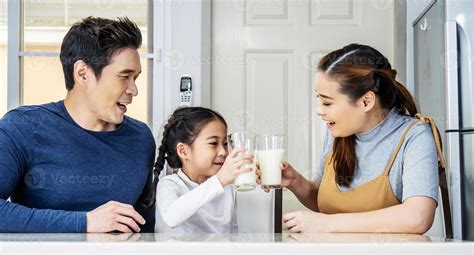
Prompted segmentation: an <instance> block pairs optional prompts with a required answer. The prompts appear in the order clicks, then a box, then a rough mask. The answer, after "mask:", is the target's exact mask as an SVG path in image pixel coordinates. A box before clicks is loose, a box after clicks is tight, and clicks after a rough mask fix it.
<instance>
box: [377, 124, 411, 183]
mask: <svg viewBox="0 0 474 255" xmlns="http://www.w3.org/2000/svg"><path fill="white" fill-rule="evenodd" d="M416 123H418V121H414V122H412V123H411V124H410V125H408V127H407V129H406V130H405V132H404V133H403V135H402V138H400V141H399V142H398V145H397V148H396V149H395V151H394V152H393V155H392V157H391V158H390V161H389V162H388V165H387V167H386V168H385V171H384V175H386V176H388V174H389V173H390V169H391V168H392V165H393V162H394V161H395V158H396V157H397V154H398V152H399V151H400V148H401V147H402V144H403V141H405V137H406V136H407V134H408V131H410V129H411V128H412V127H413V126H414V125H415V124H416Z"/></svg>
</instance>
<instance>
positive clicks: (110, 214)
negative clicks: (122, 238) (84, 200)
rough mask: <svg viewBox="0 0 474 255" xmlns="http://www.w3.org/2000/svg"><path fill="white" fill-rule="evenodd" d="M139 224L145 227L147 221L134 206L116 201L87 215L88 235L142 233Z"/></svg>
mask: <svg viewBox="0 0 474 255" xmlns="http://www.w3.org/2000/svg"><path fill="white" fill-rule="evenodd" d="M137 223H139V224H141V225H143V224H145V219H143V217H142V216H141V215H140V214H139V213H138V212H137V211H135V209H134V208H133V206H131V205H128V204H122V203H119V202H116V201H110V202H108V203H106V204H103V205H101V206H99V207H97V208H96V209H94V210H92V211H90V212H88V213H87V232H88V233H106V232H112V231H120V232H123V233H131V232H132V231H133V232H140V227H139V226H138V224H137Z"/></svg>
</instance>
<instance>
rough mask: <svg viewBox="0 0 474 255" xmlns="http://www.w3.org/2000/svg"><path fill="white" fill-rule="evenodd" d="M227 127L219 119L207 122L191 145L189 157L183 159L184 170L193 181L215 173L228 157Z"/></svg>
mask: <svg viewBox="0 0 474 255" xmlns="http://www.w3.org/2000/svg"><path fill="white" fill-rule="evenodd" d="M227 154H228V152H227V129H226V127H225V125H224V124H223V123H222V122H221V121H219V120H213V121H211V122H209V123H207V124H206V125H205V126H204V127H203V128H202V129H201V132H200V133H199V134H198V136H197V137H196V139H195V140H194V142H193V143H192V145H191V146H188V150H187V153H186V156H187V159H184V160H182V161H183V171H184V172H185V173H186V174H187V175H188V177H190V178H191V179H192V180H193V179H194V180H193V181H196V182H198V183H200V182H201V181H203V180H205V179H207V178H209V177H211V176H213V175H215V174H216V173H217V172H218V171H219V170H220V169H221V167H222V165H223V164H224V161H225V159H226V157H227Z"/></svg>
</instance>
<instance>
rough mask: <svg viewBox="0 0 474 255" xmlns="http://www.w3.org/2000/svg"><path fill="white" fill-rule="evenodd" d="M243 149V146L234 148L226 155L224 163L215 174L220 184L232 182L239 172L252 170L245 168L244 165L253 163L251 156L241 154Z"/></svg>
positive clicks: (224, 184)
mask: <svg viewBox="0 0 474 255" xmlns="http://www.w3.org/2000/svg"><path fill="white" fill-rule="evenodd" d="M245 151H246V149H245V148H239V149H234V150H233V151H232V152H231V153H230V154H229V156H227V158H226V160H225V161H224V165H222V167H221V169H220V170H219V172H217V174H216V176H217V178H218V179H219V181H220V182H221V184H222V186H226V185H228V184H231V183H233V182H234V180H235V178H237V176H239V175H240V174H242V173H247V172H250V171H252V168H250V167H249V168H247V167H245V165H246V164H252V163H253V156H252V155H241V153H243V152H245Z"/></svg>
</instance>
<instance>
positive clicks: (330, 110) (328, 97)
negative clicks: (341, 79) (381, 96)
mask: <svg viewBox="0 0 474 255" xmlns="http://www.w3.org/2000/svg"><path fill="white" fill-rule="evenodd" d="M339 88H340V85H339V83H338V82H336V81H334V80H332V79H330V78H329V77H328V76H327V75H326V74H325V73H324V72H321V71H319V72H318V73H317V74H316V93H317V95H318V98H319V103H318V107H317V109H316V113H317V114H318V115H319V116H320V117H321V119H322V120H324V121H326V123H327V124H326V125H327V128H328V130H329V133H330V134H331V135H332V136H333V137H347V136H350V135H353V134H355V133H359V132H363V131H364V130H365V129H366V126H367V118H368V117H367V113H366V107H365V106H364V102H363V100H362V98H361V99H358V100H356V101H355V102H352V101H351V99H350V98H349V97H348V96H346V95H344V94H342V93H341V92H339Z"/></svg>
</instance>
